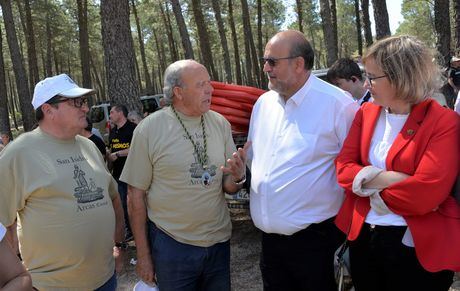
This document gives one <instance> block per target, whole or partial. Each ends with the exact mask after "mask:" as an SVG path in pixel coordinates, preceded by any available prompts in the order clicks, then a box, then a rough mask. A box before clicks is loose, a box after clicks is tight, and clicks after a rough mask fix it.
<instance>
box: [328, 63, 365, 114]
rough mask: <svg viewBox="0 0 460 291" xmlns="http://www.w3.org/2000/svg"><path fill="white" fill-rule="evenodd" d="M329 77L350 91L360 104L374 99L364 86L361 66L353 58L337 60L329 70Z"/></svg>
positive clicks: (338, 85) (331, 80)
mask: <svg viewBox="0 0 460 291" xmlns="http://www.w3.org/2000/svg"><path fill="white" fill-rule="evenodd" d="M327 79H328V80H329V82H331V83H332V84H334V85H335V86H337V87H339V88H340V89H342V90H344V91H347V92H348V93H350V94H351V96H352V97H353V99H355V100H356V102H358V104H359V105H363V104H364V103H365V102H368V101H372V98H371V93H370V92H369V90H366V89H365V88H364V80H363V75H362V73H361V68H360V67H359V66H358V64H357V63H355V61H353V60H352V59H349V58H342V59H338V60H337V61H335V63H334V64H332V66H331V67H330V68H329V70H328V71H327Z"/></svg>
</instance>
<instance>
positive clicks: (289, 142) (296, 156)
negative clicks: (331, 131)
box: [280, 129, 318, 164]
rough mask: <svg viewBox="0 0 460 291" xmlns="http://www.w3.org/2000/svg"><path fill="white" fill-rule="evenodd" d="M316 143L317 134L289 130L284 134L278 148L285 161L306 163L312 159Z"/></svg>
mask: <svg viewBox="0 0 460 291" xmlns="http://www.w3.org/2000/svg"><path fill="white" fill-rule="evenodd" d="M317 143H318V135H316V134H311V133H304V132H299V131H298V130H297V129H294V130H290V132H288V134H286V136H285V138H284V140H283V142H282V145H281V148H280V150H281V151H282V152H281V156H282V157H284V159H285V161H286V162H289V163H293V164H306V163H309V162H311V161H312V160H313V157H314V156H315V149H316V145H317Z"/></svg>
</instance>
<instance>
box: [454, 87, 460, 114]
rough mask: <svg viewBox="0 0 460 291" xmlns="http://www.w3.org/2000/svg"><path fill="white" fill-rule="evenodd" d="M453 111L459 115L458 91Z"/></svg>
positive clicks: (459, 94) (459, 98)
mask: <svg viewBox="0 0 460 291" xmlns="http://www.w3.org/2000/svg"><path fill="white" fill-rule="evenodd" d="M454 110H455V111H456V112H457V113H458V114H460V91H458V94H457V99H456V100H455V106H454Z"/></svg>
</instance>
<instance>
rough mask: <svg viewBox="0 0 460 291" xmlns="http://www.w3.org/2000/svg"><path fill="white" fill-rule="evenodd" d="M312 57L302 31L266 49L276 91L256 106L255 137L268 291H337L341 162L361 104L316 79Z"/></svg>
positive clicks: (254, 199) (255, 195) (280, 36)
mask: <svg viewBox="0 0 460 291" xmlns="http://www.w3.org/2000/svg"><path fill="white" fill-rule="evenodd" d="M313 60H314V53H313V50H312V47H311V46H310V43H309V42H308V41H307V39H306V38H305V36H304V35H303V34H302V33H300V32H298V31H294V30H288V31H283V32H279V33H277V34H276V35H275V36H274V37H273V38H272V39H270V41H269V42H268V44H267V45H266V47H265V52H264V58H263V61H264V72H266V73H267V76H268V78H269V81H270V82H269V88H270V90H271V91H269V92H267V93H265V94H263V95H262V96H261V97H260V98H259V100H258V101H257V103H256V105H255V106H254V109H253V112H252V117H251V124H250V128H249V136H248V140H250V141H252V148H251V150H250V151H249V153H248V154H249V160H251V161H252V169H251V170H252V182H251V195H250V199H251V200H250V205H251V216H252V219H253V221H254V224H255V225H256V226H257V227H258V228H259V229H261V230H262V231H263V234H262V254H261V261H260V267H261V271H262V278H263V284H264V290H314V291H316V290H331V291H332V290H337V289H336V284H335V280H334V270H333V257H334V252H335V250H336V249H337V248H338V247H339V245H340V244H341V243H342V242H343V240H344V236H343V235H342V234H341V233H340V231H339V230H338V229H337V228H336V226H335V225H334V217H335V215H336V214H337V212H338V210H339V208H340V205H341V204H342V201H343V190H342V189H341V188H340V187H339V186H338V184H337V182H336V176H335V167H334V159H335V157H336V155H337V154H338V153H339V151H340V148H341V147H342V144H343V141H344V139H345V137H346V136H347V133H348V130H349V128H350V126H351V123H352V121H353V118H354V115H355V113H356V111H357V110H358V107H359V105H358V104H357V103H356V102H355V101H354V100H353V99H352V98H351V97H350V96H349V95H348V94H347V93H345V92H343V91H342V90H340V89H338V88H336V87H334V86H332V85H330V84H328V83H326V82H324V81H322V80H320V79H318V78H317V77H315V76H313V75H311V69H312V67H313Z"/></svg>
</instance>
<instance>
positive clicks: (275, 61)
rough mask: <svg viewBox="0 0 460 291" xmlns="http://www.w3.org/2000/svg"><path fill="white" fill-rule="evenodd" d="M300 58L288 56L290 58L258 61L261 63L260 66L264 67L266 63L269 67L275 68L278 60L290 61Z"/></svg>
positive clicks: (261, 59)
mask: <svg viewBox="0 0 460 291" xmlns="http://www.w3.org/2000/svg"><path fill="white" fill-rule="evenodd" d="M298 57H300V56H290V57H284V58H260V61H261V62H262V65H265V63H268V65H269V66H270V67H274V66H276V63H277V62H278V61H279V60H290V59H295V58H298Z"/></svg>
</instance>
